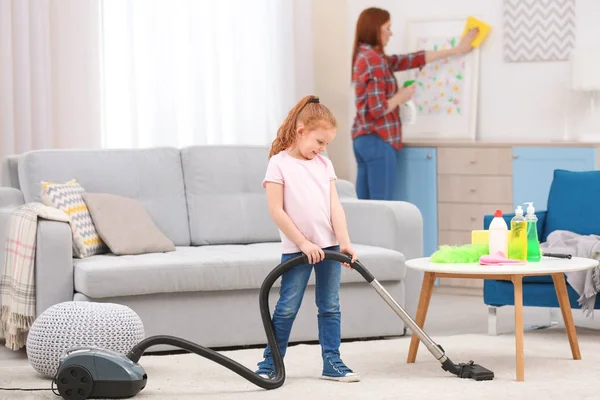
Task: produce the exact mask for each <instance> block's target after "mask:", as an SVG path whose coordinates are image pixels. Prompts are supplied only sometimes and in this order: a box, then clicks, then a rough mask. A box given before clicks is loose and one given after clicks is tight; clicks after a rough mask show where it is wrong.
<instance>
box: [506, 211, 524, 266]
mask: <svg viewBox="0 0 600 400" xmlns="http://www.w3.org/2000/svg"><path fill="white" fill-rule="evenodd" d="M508 258H510V259H513V260H521V261H527V221H526V220H525V218H524V217H523V208H521V206H517V209H516V210H515V216H514V217H513V218H512V219H511V220H510V239H509V241H508Z"/></svg>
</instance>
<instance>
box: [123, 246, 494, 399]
mask: <svg viewBox="0 0 600 400" xmlns="http://www.w3.org/2000/svg"><path fill="white" fill-rule="evenodd" d="M324 253H325V259H326V260H333V261H339V262H341V263H348V264H349V265H350V266H351V267H352V268H353V269H354V270H356V271H357V272H358V273H359V274H361V275H362V277H363V278H364V279H365V280H366V281H367V282H368V283H369V284H370V285H371V286H373V288H374V289H375V291H377V293H378V294H379V295H380V296H381V297H382V298H383V299H384V300H385V301H386V303H388V305H389V306H390V307H391V308H392V309H393V310H394V311H395V312H396V314H397V315H398V316H399V317H400V318H401V319H402V320H403V321H404V322H405V323H406V324H407V325H408V326H409V327H410V329H411V330H412V331H413V332H414V333H416V335H417V336H418V337H419V339H420V340H421V342H423V343H424V344H425V345H426V347H427V349H428V350H429V351H430V352H431V353H432V354H433V355H434V357H435V358H436V359H437V360H438V361H440V362H441V363H442V368H443V369H444V370H446V371H448V372H451V373H453V374H455V375H457V376H459V377H461V378H473V379H476V380H488V379H492V378H493V372H491V371H489V370H487V369H485V368H483V367H481V366H479V365H477V364H473V362H472V361H471V362H469V363H468V364H460V365H456V364H454V363H453V362H452V361H450V359H449V358H447V357H446V355H445V354H444V351H443V349H442V348H441V346H439V345H437V344H436V343H435V342H434V341H433V340H431V338H430V337H429V336H427V334H426V333H425V332H423V330H421V328H419V326H418V325H417V324H416V323H415V322H414V321H413V319H412V318H411V317H410V315H408V313H406V311H405V310H404V309H403V308H402V307H401V306H400V305H399V304H398V303H397V302H396V301H395V300H394V299H393V298H392V296H390V294H389V293H388V292H387V291H386V290H385V288H384V287H383V286H382V285H381V284H380V283H379V282H377V280H376V279H375V277H374V276H373V275H372V274H371V273H370V272H369V271H368V270H367V269H366V268H365V267H364V266H363V265H362V264H361V263H360V261H355V262H352V258H351V257H350V256H348V255H346V254H343V253H340V252H337V251H331V250H324ZM303 264H308V258H307V257H306V255H305V254H300V255H298V256H296V257H293V258H290V259H288V260H286V261H284V262H282V263H281V264H279V265H278V266H277V267H275V268H274V269H273V270H272V271H271V272H270V273H269V274H268V275H267V277H266V278H265V280H264V281H263V283H262V286H261V288H260V298H259V306H260V314H261V318H262V322H263V326H264V328H265V333H266V335H267V342H268V343H269V347H270V348H271V354H272V357H273V363H274V368H275V377H274V378H272V379H268V378H263V377H261V376H259V375H258V374H256V373H255V372H254V371H252V370H250V369H248V368H246V367H245V366H243V365H241V364H240V363H238V362H236V361H234V360H232V359H230V358H229V357H225V356H224V355H222V354H220V353H218V352H216V351H214V350H211V349H209V348H206V347H203V346H200V345H198V344H196V343H193V342H190V341H188V340H185V339H181V338H178V337H174V336H168V335H157V336H150V337H148V338H146V339H144V340H142V341H141V342H139V343H138V344H137V345H135V346H134V347H133V348H132V349H131V351H130V352H129V353H128V354H127V358H129V359H130V360H131V361H133V362H134V363H137V362H138V361H139V359H140V358H141V357H142V355H143V354H144V351H145V350H146V349H148V348H149V347H152V346H154V345H158V344H164V345H172V346H175V347H179V348H181V349H184V350H187V351H190V352H192V353H195V354H197V355H199V356H202V357H204V358H207V359H209V360H211V361H213V362H216V363H218V364H220V365H222V366H224V367H225V368H228V369H230V370H231V371H233V372H235V373H236V374H238V375H240V376H241V377H243V378H244V379H246V380H248V381H250V382H252V383H253V384H255V385H257V386H259V387H261V388H263V389H268V390H270V389H277V388H278V387H280V386H281V385H283V383H284V381H285V365H284V363H283V356H282V354H281V350H280V349H279V344H278V343H277V339H276V338H275V330H274V328H273V320H272V319H271V311H270V310H269V293H270V291H271V287H272V286H273V284H274V283H275V281H276V280H277V279H278V278H279V277H280V276H281V275H283V273H284V272H286V271H288V270H290V269H292V268H294V267H296V266H298V265H303ZM490 374H491V377H490Z"/></svg>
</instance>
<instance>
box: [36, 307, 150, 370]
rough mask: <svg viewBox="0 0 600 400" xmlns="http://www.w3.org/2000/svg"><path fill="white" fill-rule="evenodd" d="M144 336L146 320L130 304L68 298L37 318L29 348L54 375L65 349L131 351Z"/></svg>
mask: <svg viewBox="0 0 600 400" xmlns="http://www.w3.org/2000/svg"><path fill="white" fill-rule="evenodd" d="M144 337H145V336H144V325H143V323H142V320H141V319H140V317H139V316H138V315H137V314H136V313H135V312H134V311H133V310H132V309H130V308H129V307H126V306H123V305H120V304H113V303H94V302H87V301H67V302H64V303H59V304H55V305H53V306H52V307H49V308H48V309H47V310H45V311H44V312H43V313H42V314H40V316H39V317H37V319H36V320H35V321H34V322H33V324H32V325H31V328H30V330H29V334H28V337H27V343H26V350H27V357H28V358H29V362H30V364H31V365H32V367H33V368H34V369H35V370H36V371H37V372H39V373H40V374H42V375H45V376H47V377H54V375H55V374H56V371H57V369H58V362H59V359H60V357H61V355H62V354H63V352H64V351H65V350H68V349H70V348H72V347H76V346H90V347H99V348H102V349H107V350H112V351H116V352H119V353H122V354H127V353H128V352H129V350H131V348H132V347H133V346H134V345H136V344H137V343H138V342H139V341H141V340H142V339H144Z"/></svg>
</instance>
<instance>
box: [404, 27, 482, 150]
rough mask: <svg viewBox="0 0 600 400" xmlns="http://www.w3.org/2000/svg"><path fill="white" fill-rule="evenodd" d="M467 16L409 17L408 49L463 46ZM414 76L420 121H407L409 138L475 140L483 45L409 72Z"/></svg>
mask: <svg viewBox="0 0 600 400" xmlns="http://www.w3.org/2000/svg"><path fill="white" fill-rule="evenodd" d="M466 21H467V17H460V18H453V19H438V20H411V21H408V24H407V25H408V32H407V52H414V51H418V50H444V49H449V48H451V47H454V46H456V45H458V43H459V41H460V36H461V34H462V32H463V29H464V27H465V24H466ZM404 76H405V77H406V79H414V80H415V85H416V88H415V95H414V97H413V102H414V104H415V106H416V110H417V117H416V121H415V122H414V123H411V124H403V127H402V132H403V137H404V139H408V140H435V139H439V140H452V139H455V140H456V139H459V140H475V138H476V127H477V102H478V89H479V48H478V47H477V48H474V49H473V50H472V51H471V52H469V53H467V54H466V55H462V56H453V57H448V58H445V59H441V60H437V61H434V62H432V63H430V64H427V65H425V67H423V68H422V69H421V70H418V69H413V70H410V71H406V72H404Z"/></svg>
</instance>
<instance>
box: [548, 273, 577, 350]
mask: <svg viewBox="0 0 600 400" xmlns="http://www.w3.org/2000/svg"><path fill="white" fill-rule="evenodd" d="M552 280H553V281H554V289H555V290H556V297H558V304H560V311H561V313H562V317H563V321H564V322H565V329H566V330H567V336H568V338H569V345H570V346H571V353H572V354H573V360H581V353H580V352H579V342H578V341H577V332H576V331H575V323H574V322H573V314H572V313H571V303H570V302H569V295H568V293H567V285H566V283H565V277H564V275H563V273H562V272H560V273H556V274H552Z"/></svg>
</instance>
